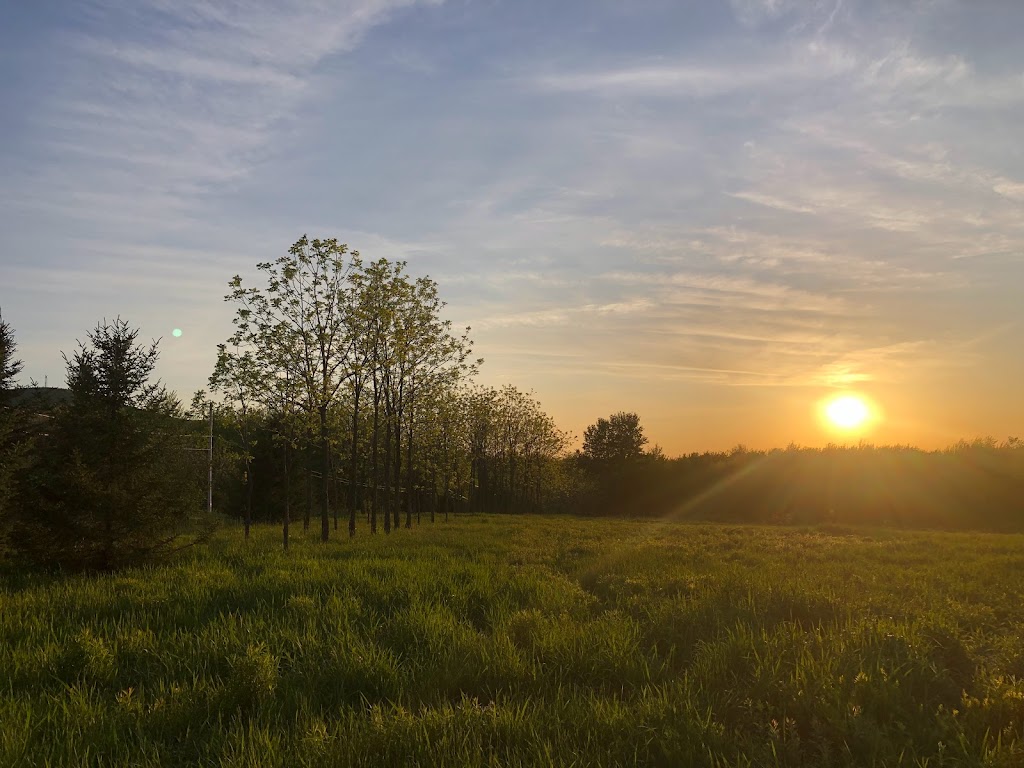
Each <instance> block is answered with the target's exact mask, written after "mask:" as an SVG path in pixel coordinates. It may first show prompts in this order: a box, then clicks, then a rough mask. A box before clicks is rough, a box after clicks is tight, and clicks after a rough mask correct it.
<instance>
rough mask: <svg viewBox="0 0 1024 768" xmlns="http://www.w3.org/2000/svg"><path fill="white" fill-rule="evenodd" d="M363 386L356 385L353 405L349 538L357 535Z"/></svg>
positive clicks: (349, 477)
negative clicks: (361, 396) (358, 465)
mask: <svg viewBox="0 0 1024 768" xmlns="http://www.w3.org/2000/svg"><path fill="white" fill-rule="evenodd" d="M361 390H362V386H361V385H359V384H356V386H355V402H354V403H353V406H352V450H351V452H350V453H349V462H348V535H349V538H351V537H353V536H355V535H356V499H357V498H358V494H357V490H356V488H357V486H356V464H357V463H358V459H359V455H358V454H359V395H360V392H361Z"/></svg>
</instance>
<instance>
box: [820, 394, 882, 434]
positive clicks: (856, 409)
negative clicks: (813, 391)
mask: <svg viewBox="0 0 1024 768" xmlns="http://www.w3.org/2000/svg"><path fill="white" fill-rule="evenodd" d="M871 411H872V409H871V406H870V405H868V403H867V401H866V400H865V399H864V398H863V397H860V396H859V395H839V396H838V397H834V398H831V399H829V400H827V401H825V403H824V406H823V407H822V412H823V414H824V417H825V420H826V421H827V422H828V424H829V425H830V426H832V427H835V428H837V429H842V430H856V429H860V428H862V427H864V426H866V425H867V423H868V422H869V421H870V420H871V417H872V413H871Z"/></svg>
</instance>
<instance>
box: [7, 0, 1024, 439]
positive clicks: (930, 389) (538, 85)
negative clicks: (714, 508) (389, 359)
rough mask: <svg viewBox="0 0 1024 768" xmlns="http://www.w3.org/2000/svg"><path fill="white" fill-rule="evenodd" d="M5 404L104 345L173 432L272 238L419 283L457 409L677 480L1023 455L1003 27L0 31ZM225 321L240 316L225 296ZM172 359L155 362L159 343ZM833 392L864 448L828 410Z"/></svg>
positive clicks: (357, 11)
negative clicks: (588, 444) (310, 240)
mask: <svg viewBox="0 0 1024 768" xmlns="http://www.w3.org/2000/svg"><path fill="white" fill-rule="evenodd" d="M0 18H2V23H0V103H2V104H3V105H4V108H3V109H2V110H0V309H2V312H3V318H4V320H5V321H6V322H8V323H10V324H11V325H12V326H13V327H14V329H15V331H16V337H17V341H18V344H19V352H20V357H22V358H23V359H24V362H25V370H24V378H25V379H26V382H25V383H27V378H28V377H32V378H34V379H36V380H38V381H39V382H40V383H43V382H44V380H45V381H47V382H48V383H49V384H50V385H54V384H62V383H63V378H64V365H63V360H62V358H61V351H64V352H70V351H71V350H73V349H74V347H75V340H76V339H84V338H85V333H86V331H87V330H88V329H90V328H92V327H94V326H95V324H96V322H97V321H98V320H100V319H102V318H113V317H115V316H118V315H120V316H121V317H122V318H124V319H126V320H128V321H129V322H130V323H131V324H133V325H134V326H137V327H139V328H140V329H141V331H142V335H143V336H144V337H145V338H147V339H148V338H154V337H160V338H161V339H162V341H161V344H160V349H161V358H160V363H159V366H158V373H159V375H160V376H161V377H162V379H163V380H164V382H165V383H167V384H168V385H170V386H171V387H173V388H174V389H175V390H177V391H178V392H179V394H180V395H182V397H183V399H185V400H186V401H187V400H188V399H189V397H190V395H191V393H192V392H194V391H195V390H196V389H198V388H200V387H202V386H204V384H205V382H206V379H207V377H208V376H209V374H210V372H211V370H212V367H213V363H214V358H215V353H216V344H217V343H218V342H221V341H223V340H225V339H226V338H227V336H228V335H229V334H230V328H231V326H230V319H231V315H232V309H231V306H230V305H228V304H225V303H224V302H223V296H224V294H225V293H226V292H227V282H228V280H229V279H230V278H231V277H232V276H233V275H235V274H241V275H242V276H243V278H244V279H246V280H248V281H255V280H256V278H257V277H258V274H257V272H256V270H255V266H254V265H255V264H256V263H257V262H260V261H267V260H272V259H274V258H276V257H277V256H279V255H281V254H283V253H285V252H286V250H287V248H288V247H289V246H290V245H291V244H292V243H293V242H294V241H295V240H297V239H298V238H299V237H300V236H301V235H303V234H304V233H305V234H308V235H309V236H310V237H337V238H338V239H339V240H341V241H342V242H347V243H348V244H349V245H350V246H351V247H352V248H355V249H358V250H359V251H360V252H361V253H362V254H363V256H364V257H366V258H372V259H376V258H380V257H386V258H393V259H404V260H407V261H408V264H409V271H410V273H412V274H414V275H430V276H431V277H432V278H433V279H434V280H436V281H437V283H438V285H439V288H440V293H441V296H442V298H444V299H445V300H446V301H447V302H448V306H447V310H446V311H447V313H448V314H447V317H449V318H450V319H451V320H452V321H453V322H454V323H455V324H456V325H457V326H464V325H469V326H471V328H472V332H471V335H472V337H473V339H474V341H475V352H476V353H477V354H479V355H480V356H482V357H483V358H484V360H485V363H484V365H483V367H482V369H481V373H480V377H479V380H480V381H481V383H485V384H492V385H500V384H504V383H512V384H515V385H516V386H518V387H519V388H521V389H524V390H532V391H533V392H534V393H535V394H536V396H537V398H538V399H539V400H540V402H541V404H542V405H543V407H544V408H545V410H547V411H548V413H550V414H551V415H552V416H553V417H554V418H555V419H556V421H557V422H558V424H559V425H560V426H561V427H562V428H563V429H565V430H567V431H569V432H571V433H573V434H575V435H577V436H578V435H582V433H583V430H584V428H585V427H586V426H587V425H588V424H590V423H592V422H594V421H596V419H597V418H598V417H602V416H605V417H606V416H608V415H609V414H611V413H613V412H617V411H635V412H637V413H639V414H640V417H641V423H642V424H643V425H644V427H645V432H646V434H647V435H648V437H649V438H650V440H651V442H652V444H658V445H660V446H662V448H663V449H664V450H665V452H666V453H667V454H669V455H676V454H680V453H685V452H690V451H703V450H726V449H729V448H730V447H731V446H734V445H736V444H739V443H742V444H744V445H746V446H749V447H752V448H771V447H774V446H785V445H787V444H789V443H797V444H800V445H823V444H825V443H828V442H856V441H859V440H866V441H869V442H873V443H876V444H891V443H900V444H915V445H920V446H923V447H927V448H934V447H942V446H946V445H949V444H951V443H953V442H955V441H956V440H958V439H960V438H967V439H970V438H973V437H976V436H981V435H992V436H994V437H996V438H997V439H1005V438H1006V437H1008V436H1010V435H1019V436H1022V437H1024V398H1022V397H1021V394H1020V393H1021V391H1022V382H1024V142H1022V141H1021V138H1020V136H1021V134H1020V131H1021V126H1024V46H1021V45H1020V38H1019V36H1020V30H1021V29H1024V3H1020V2H1018V1H1017V0H974V1H973V2H953V1H952V0H928V1H924V0H920V1H915V0H893V1H892V2H873V1H870V0H865V1H864V2H855V1H854V0H822V1H821V2H813V1H811V0H807V1H805V2H796V1H795V0H793V1H791V0H732V1H731V2H725V1H724V0H723V2H711V1H710V0H702V1H701V2H696V1H694V2H684V1H683V0H564V1H562V0H560V1H559V2H550V0H508V1H505V0H447V1H446V2H440V1H439V0H431V1H427V2H417V1H416V0H351V1H349V2H329V1H328V0H294V1H293V0H277V1H274V2H271V1H268V2H257V1H255V0H252V1H249V0H223V1H220V0H133V1H132V2H125V1H124V0H75V2H57V0H50V1H48V2H13V1H12V2H7V3H4V5H3V8H2V10H0ZM254 284H255V283H254ZM174 328H180V329H181V330H182V334H181V336H180V337H178V338H175V337H173V336H172V329H174ZM847 392H853V393H856V394H858V395H860V396H861V397H864V398H865V399H867V401H868V402H870V403H871V408H872V416H873V418H872V419H870V423H869V424H868V425H866V426H865V427H864V428H862V429H860V430H855V431H850V432H842V433H841V432H837V431H835V430H833V429H830V428H828V427H827V426H826V425H825V424H824V423H823V422H822V421H821V419H820V417H819V413H820V404H821V402H822V401H823V399H826V398H828V397H830V396H832V395H838V394H842V393H847Z"/></svg>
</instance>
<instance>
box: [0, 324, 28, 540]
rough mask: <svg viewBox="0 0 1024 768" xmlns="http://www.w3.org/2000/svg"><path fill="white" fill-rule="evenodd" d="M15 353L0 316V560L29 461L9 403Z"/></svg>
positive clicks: (19, 420) (21, 424) (17, 366)
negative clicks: (20, 481) (19, 485)
mask: <svg viewBox="0 0 1024 768" xmlns="http://www.w3.org/2000/svg"><path fill="white" fill-rule="evenodd" d="M16 352H17V344H16V343H15V341H14V329H13V328H11V326H10V325H8V324H7V323H5V322H4V321H3V315H2V314H0V556H2V555H3V554H4V551H5V549H6V542H7V536H8V533H9V531H10V528H11V526H12V525H13V517H14V506H15V504H16V498H17V496H16V490H17V486H16V481H17V478H18V476H19V474H21V473H22V472H23V471H24V469H25V467H26V466H27V463H28V459H29V452H28V447H29V440H28V432H27V423H26V419H25V418H24V415H23V414H22V413H21V412H20V411H18V410H16V409H15V408H14V407H13V406H12V403H11V402H10V400H11V397H10V395H11V393H12V392H13V390H14V388H15V383H14V379H15V377H16V376H17V375H18V373H20V372H21V367H22V363H21V361H20V360H18V359H16V358H15V353H16Z"/></svg>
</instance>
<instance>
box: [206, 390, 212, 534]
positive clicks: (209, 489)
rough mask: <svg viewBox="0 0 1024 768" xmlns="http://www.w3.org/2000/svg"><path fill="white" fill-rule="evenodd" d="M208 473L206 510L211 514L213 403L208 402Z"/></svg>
mask: <svg viewBox="0 0 1024 768" xmlns="http://www.w3.org/2000/svg"><path fill="white" fill-rule="evenodd" d="M207 458H208V459H209V462H208V469H209V475H208V478H207V486H206V512H207V514H211V515H212V514H213V403H210V443H209V445H208V447H207Z"/></svg>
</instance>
